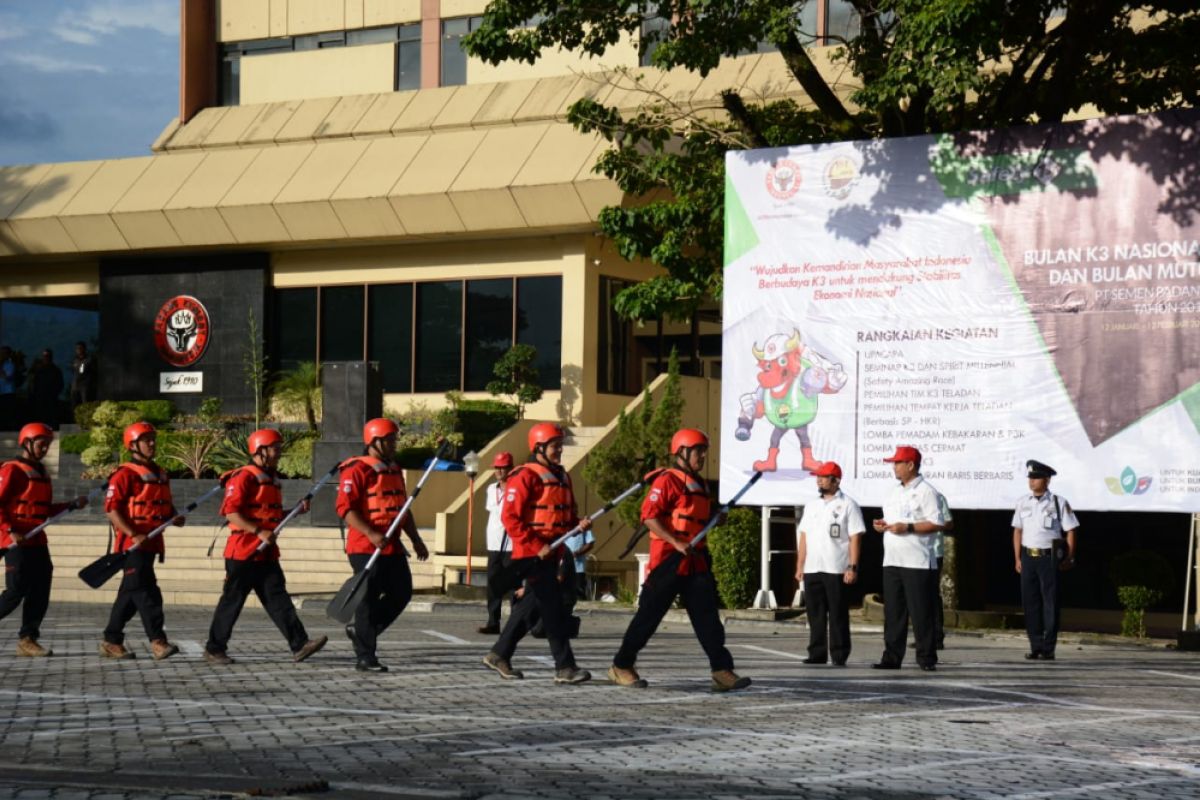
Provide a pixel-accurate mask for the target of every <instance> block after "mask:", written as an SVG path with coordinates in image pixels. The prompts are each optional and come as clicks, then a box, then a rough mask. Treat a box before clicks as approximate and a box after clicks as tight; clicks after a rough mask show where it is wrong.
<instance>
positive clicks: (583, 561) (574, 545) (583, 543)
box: [563, 530, 596, 575]
mask: <svg viewBox="0 0 1200 800" xmlns="http://www.w3.org/2000/svg"><path fill="white" fill-rule="evenodd" d="M595 541H596V535H595V534H594V533H592V532H591V531H590V530H588V531H580V532H579V533H577V534H575V535H574V536H572V537H571V538H569V539H567V541H565V542H564V543H563V544H565V545H566V546H567V549H568V550H570V551H571V555H573V556H574V557H575V572H576V574H578V575H582V574H583V573H584V572H586V571H587V553H584V554H582V555H580V554H579V551H580V550H582V549H583V548H585V547H587V546H588V545H589V544H593V543H595Z"/></svg>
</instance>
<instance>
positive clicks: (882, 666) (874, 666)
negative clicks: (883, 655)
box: [871, 661, 900, 669]
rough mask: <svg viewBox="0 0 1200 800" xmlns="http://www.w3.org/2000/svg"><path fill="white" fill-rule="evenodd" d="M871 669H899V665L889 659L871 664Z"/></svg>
mask: <svg viewBox="0 0 1200 800" xmlns="http://www.w3.org/2000/svg"><path fill="white" fill-rule="evenodd" d="M871 669H900V665H899V664H893V663H891V662H889V661H880V662H879V663H878V664H872V665H871Z"/></svg>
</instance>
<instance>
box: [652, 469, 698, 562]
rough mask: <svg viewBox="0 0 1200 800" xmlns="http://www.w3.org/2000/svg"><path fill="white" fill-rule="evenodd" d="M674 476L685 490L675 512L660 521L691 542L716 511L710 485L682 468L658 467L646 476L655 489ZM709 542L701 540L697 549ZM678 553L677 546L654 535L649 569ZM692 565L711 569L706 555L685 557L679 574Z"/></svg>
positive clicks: (672, 531)
mask: <svg viewBox="0 0 1200 800" xmlns="http://www.w3.org/2000/svg"><path fill="white" fill-rule="evenodd" d="M671 477H674V479H675V480H677V481H679V482H680V483H681V484H682V485H683V493H682V495H681V496H680V497H679V498H678V499H677V500H676V501H675V505H674V506H673V507H672V508H671V515H670V516H669V517H668V518H667V519H660V520H659V521H660V522H662V523H663V526H664V527H666V528H667V529H668V530H670V531H671V533H672V534H674V535H675V538H677V539H680V540H681V541H684V542H689V541H691V540H692V537H694V536H695V535H696V534H698V533H700V531H701V530H703V528H704V526H705V525H707V524H708V519H709V516H710V515H711V513H712V512H711V501H710V499H709V496H708V487H707V486H706V485H705V484H704V481H703V480H701V479H700V478H699V477H697V476H695V475H692V474H690V473H688V472H685V471H684V470H681V469H663V470H658V471H657V472H652V473H650V474H649V475H647V476H646V479H647V480H652V481H653V486H652V489H653V487H654V486H659V485H660V483H661V482H664V481H668V480H670V479H671ZM706 545H707V542H706V541H701V542H700V544H698V545H696V549H697V550H703V549H704V548H705V546H706ZM674 552H676V550H675V548H674V547H672V546H671V545H669V544H667V543H666V542H664V541H663V540H662V539H659V538H658V537H657V536H654V535H653V534H651V536H650V563H649V565H648V567H649V569H654V568H655V567H657V566H658V565H659V564H661V563H662V562H663V560H664V559H666V558H667V557H668V556H670V555H671V554H672V553H674ZM692 562H695V563H692ZM691 568H694V569H695V570H697V571H705V570H707V569H708V565H707V562H706V561H705V560H704V559H703V558H690V559H685V560H684V561H683V563H681V564H680V565H679V574H680V575H686V574H688V572H689V571H690V569H691Z"/></svg>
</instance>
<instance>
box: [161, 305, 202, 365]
mask: <svg viewBox="0 0 1200 800" xmlns="http://www.w3.org/2000/svg"><path fill="white" fill-rule="evenodd" d="M210 330H211V328H210V325H209V320H208V310H207V309H206V308H205V307H204V304H203V303H201V302H200V301H199V300H197V299H196V298H194V297H189V296H188V295H186V294H181V295H179V296H178V297H172V298H171V299H170V300H168V301H167V302H165V303H163V307H162V308H160V309H159V310H158V315H157V316H155V317H154V345H155V346H156V347H157V348H158V354H159V355H160V356H162V357H163V361H166V362H167V363H168V364H170V365H171V366H173V367H187V366H190V365H192V364H195V363H196V362H197V361H199V360H200V356H202V355H204V350H205V348H206V347H208V335H209V331H210Z"/></svg>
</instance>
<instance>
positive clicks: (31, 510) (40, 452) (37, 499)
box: [0, 422, 87, 657]
mask: <svg viewBox="0 0 1200 800" xmlns="http://www.w3.org/2000/svg"><path fill="white" fill-rule="evenodd" d="M52 441H54V431H52V430H51V429H50V427H49V426H47V425H43V424H42V423H40V422H31V423H29V424H28V425H26V426H25V427H23V428H21V432H20V433H19V434H17V443H18V444H19V445H20V447H21V455H20V456H18V457H17V458H16V459H15V460H13V461H6V462H5V463H4V464H3V466H0V548H3V549H4V553H5V555H6V558H7V563H6V564H5V567H4V593H3V594H0V619H4V618H5V617H7V616H8V615H9V614H11V613H12V612H13V611H15V610H16V608H17V606H19V605H21V601H24V602H25V606H24V608H23V609H21V632H20V637H21V638H20V641H18V642H17V655H19V656H33V657H38V656H48V655H50V654H51V651H50V650H49V649H48V648H45V647H42V646H41V645H40V644H38V637H39V636H40V634H41V630H40V628H41V624H42V619H43V618H44V617H45V616H46V609H47V608H48V607H49V605H50V580H51V576H52V574H53V572H54V565H53V564H52V563H51V562H50V548H49V546H48V545H47V543H46V532H45V531H44V530H42V531H39V532H38V533H35V534H34V535H33V536H25V535H24V534H25V533H27V532H29V531H31V530H33V529H34V528H36V527H37V526H38V525H40V524H41V523H43V522H45V521H46V520H47V519H48V518H49V517H51V516H53V515H55V514H57V513H59V512H60V511H63V510H65V509H67V508H83V507H84V506H86V505H87V497H77V498H75V499H74V500H72V501H71V502H69V503H54V502H51V501H52V500H53V498H54V491H53V488H52V487H51V485H50V476H49V475H48V474H47V473H46V467H45V466H44V465H43V464H42V460H43V459H44V458H45V457H46V453H47V452H48V451H49V450H50V443H51V442H52ZM13 544H16V545H17V546H16V547H15V548H13V549H11V550H10V549H9V547H10V546H11V545H13Z"/></svg>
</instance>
